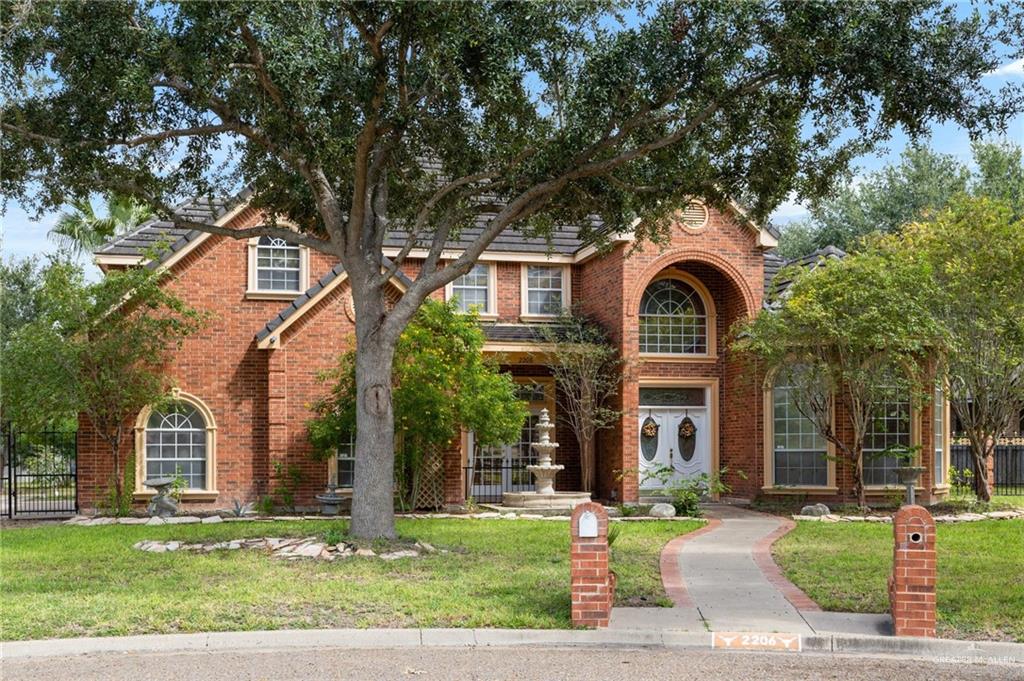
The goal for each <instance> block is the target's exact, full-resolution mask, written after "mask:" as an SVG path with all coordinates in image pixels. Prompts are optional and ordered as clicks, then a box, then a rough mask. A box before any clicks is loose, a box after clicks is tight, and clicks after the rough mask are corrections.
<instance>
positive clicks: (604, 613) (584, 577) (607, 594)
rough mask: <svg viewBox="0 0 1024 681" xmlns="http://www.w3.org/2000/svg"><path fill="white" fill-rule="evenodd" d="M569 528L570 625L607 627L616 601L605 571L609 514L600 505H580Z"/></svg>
mask: <svg viewBox="0 0 1024 681" xmlns="http://www.w3.org/2000/svg"><path fill="white" fill-rule="evenodd" d="M569 527H570V531H571V533H572V542H571V545H570V548H569V560H570V573H571V582H572V624H573V626H574V627H595V628H599V627H607V626H608V620H609V619H610V618H611V614H612V602H613V601H614V600H615V576H614V575H613V574H611V573H610V572H609V570H608V513H607V511H605V510H604V506H602V505H601V504H597V503H593V502H587V503H583V504H580V505H578V506H577V507H576V508H575V509H573V512H572V520H571V522H570V523H569Z"/></svg>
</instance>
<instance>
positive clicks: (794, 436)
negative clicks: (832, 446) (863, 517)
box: [772, 379, 828, 487]
mask: <svg viewBox="0 0 1024 681" xmlns="http://www.w3.org/2000/svg"><path fill="white" fill-rule="evenodd" d="M772 418H773V422H772V426H773V427H772V433H773V440H772V474H773V481H774V483H775V484H776V485H779V486H784V487H789V486H792V487H824V486H825V485H827V484H828V459H827V455H828V445H827V443H826V442H825V438H824V437H822V435H821V433H820V431H819V430H818V428H817V427H816V426H815V424H814V422H813V421H811V420H810V419H808V418H807V417H806V416H804V415H803V413H802V412H801V411H800V409H799V407H798V406H797V402H796V390H795V389H794V388H793V387H792V386H789V385H786V384H785V382H784V381H782V380H781V379H780V380H777V381H776V382H775V385H774V386H773V387H772Z"/></svg>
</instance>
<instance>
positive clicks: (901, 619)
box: [889, 506, 936, 637]
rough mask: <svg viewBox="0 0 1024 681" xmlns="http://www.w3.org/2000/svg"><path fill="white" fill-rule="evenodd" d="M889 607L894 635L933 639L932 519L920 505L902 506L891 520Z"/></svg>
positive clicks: (933, 522)
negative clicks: (891, 547) (891, 543)
mask: <svg viewBox="0 0 1024 681" xmlns="http://www.w3.org/2000/svg"><path fill="white" fill-rule="evenodd" d="M892 533H893V561H892V563H893V564H892V574H891V575H890V576H889V606H890V612H891V613H892V623H893V634H894V635H896V636H927V637H934V636H935V580H936V558H935V520H933V519H932V516H931V514H930V513H928V511H927V510H926V509H925V508H923V507H921V506H904V507H902V508H901V509H900V510H899V511H897V512H896V515H894V516H893V519H892Z"/></svg>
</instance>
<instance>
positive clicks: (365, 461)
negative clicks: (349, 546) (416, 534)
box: [351, 318, 395, 539]
mask: <svg viewBox="0 0 1024 681" xmlns="http://www.w3.org/2000/svg"><path fill="white" fill-rule="evenodd" d="M357 319H358V318H357ZM357 333H358V331H357ZM358 335H359V336H360V337H365V339H366V340H365V341H363V340H360V341H359V342H358V345H357V349H356V463H355V485H354V488H353V495H352V528H351V532H352V534H353V535H354V536H356V537H360V538H363V539H376V538H378V537H384V538H388V539H391V538H393V537H394V536H395V414H394V410H393V407H392V404H391V371H392V368H391V363H392V360H393V358H394V354H395V344H394V343H393V342H392V343H386V342H384V339H382V338H381V337H380V335H381V334H379V333H367V334H366V335H365V336H363V334H358Z"/></svg>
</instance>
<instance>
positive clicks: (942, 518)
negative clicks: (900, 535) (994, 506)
mask: <svg viewBox="0 0 1024 681" xmlns="http://www.w3.org/2000/svg"><path fill="white" fill-rule="evenodd" d="M791 517H792V518H793V520H797V521H801V520H802V521H810V522H822V523H892V516H887V515H866V516H865V515H838V514H835V513H829V514H826V515H821V516H816V515H799V514H795V515H793V516H791ZM1019 518H1024V509H1022V510H1020V511H989V512H987V513H958V514H955V515H950V514H947V515H937V516H934V520H935V522H937V523H971V522H978V521H979V520H1017V519H1019Z"/></svg>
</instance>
